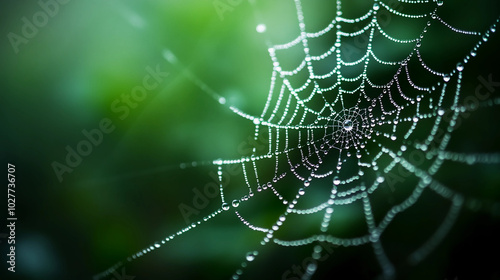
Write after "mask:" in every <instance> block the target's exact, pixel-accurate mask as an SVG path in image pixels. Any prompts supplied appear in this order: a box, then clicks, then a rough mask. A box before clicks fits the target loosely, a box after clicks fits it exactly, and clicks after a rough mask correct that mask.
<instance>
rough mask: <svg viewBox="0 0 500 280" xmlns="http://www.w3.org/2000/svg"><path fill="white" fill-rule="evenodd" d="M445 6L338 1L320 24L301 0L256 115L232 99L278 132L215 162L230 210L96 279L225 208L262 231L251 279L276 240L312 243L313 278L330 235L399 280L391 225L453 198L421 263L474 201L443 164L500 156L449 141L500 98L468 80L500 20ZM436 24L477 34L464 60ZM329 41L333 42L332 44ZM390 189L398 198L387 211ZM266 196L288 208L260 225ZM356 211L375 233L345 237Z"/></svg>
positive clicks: (274, 47)
mask: <svg viewBox="0 0 500 280" xmlns="http://www.w3.org/2000/svg"><path fill="white" fill-rule="evenodd" d="M290 1H293V0H290ZM443 3H444V2H443V1H441V0H437V1H430V0H415V1H412V0H404V1H403V0H400V1H392V2H390V3H387V2H386V1H374V2H373V6H372V7H371V8H370V9H368V10H367V11H366V13H365V14H364V15H361V16H359V17H354V18H353V17H349V16H347V15H346V14H345V13H343V11H344V10H343V5H344V4H345V3H344V1H340V0H337V1H336V3H335V4H334V6H336V7H333V9H332V13H331V22H330V23H328V24H327V25H326V26H324V27H323V28H322V29H319V30H311V29H310V28H309V27H308V20H307V19H308V16H311V15H308V14H307V13H306V12H305V10H304V9H303V4H304V3H302V1H300V0H295V1H294V5H295V8H296V18H297V24H298V35H297V37H296V38H295V39H293V40H291V41H289V42H287V43H282V44H272V43H271V44H269V47H268V51H269V56H270V58H271V60H272V67H273V71H272V76H271V82H270V90H269V95H268V98H267V102H266V104H265V106H264V108H263V110H262V113H261V114H260V115H251V114H247V113H245V112H243V111H242V110H240V109H238V108H235V107H231V110H232V111H233V112H234V113H235V114H237V115H239V116H241V117H243V118H246V119H248V121H249V122H253V124H254V125H255V135H254V137H255V140H256V141H257V140H258V137H259V135H261V134H262V133H264V134H265V135H266V136H267V138H268V146H266V148H265V151H264V152H262V151H258V150H257V149H256V148H253V152H252V154H251V155H250V156H244V157H240V158H234V159H217V160H214V161H213V162H212V163H211V164H212V165H213V167H214V169H215V170H216V171H217V172H218V173H217V174H218V177H219V181H220V190H219V191H220V194H219V197H220V208H219V209H218V210H216V211H215V212H213V213H206V215H205V217H204V218H203V219H201V220H199V221H196V222H194V223H193V224H191V225H189V226H187V227H186V228H183V229H181V230H179V231H178V232H175V233H173V234H171V235H168V236H166V237H165V238H163V239H162V240H160V241H158V242H155V243H154V244H152V245H151V246H149V247H147V248H145V249H143V250H140V251H138V252H136V253H134V254H132V255H131V256H130V257H128V258H127V260H126V261H124V262H120V263H118V264H116V265H114V266H113V267H111V268H109V269H108V270H107V271H105V272H103V273H101V274H99V275H97V276H96V277H95V278H96V279H101V278H106V277H112V275H113V274H112V273H113V271H115V270H117V269H118V268H119V267H121V266H123V265H124V264H125V263H127V262H134V261H139V259H140V258H141V257H142V256H144V255H145V254H147V253H149V252H151V251H153V250H157V249H158V248H161V249H163V250H168V244H169V243H170V242H175V239H178V238H180V237H181V235H183V234H184V233H186V232H188V231H191V230H193V229H194V228H195V227H197V226H199V225H201V224H204V223H206V222H209V220H211V219H212V218H214V217H215V216H218V215H235V216H236V217H237V218H238V220H239V221H241V223H242V224H244V225H245V226H247V227H248V230H249V231H256V234H258V235H259V236H262V239H261V242H260V244H256V246H255V249H254V250H251V251H249V252H244V253H242V255H241V265H240V267H235V268H234V270H235V271H234V273H233V274H228V277H231V275H232V279H239V278H244V277H245V274H246V272H247V271H248V270H252V269H255V267H254V265H255V263H256V262H257V261H258V258H259V256H260V255H261V251H265V250H267V247H270V246H282V247H305V246H309V247H308V248H310V258H311V259H312V260H315V261H311V262H309V264H308V266H307V267H306V269H305V270H304V272H303V274H302V275H301V279H310V278H311V277H314V274H315V272H316V271H317V270H318V269H319V268H320V266H321V265H328V264H320V263H319V261H320V260H321V259H322V258H323V256H324V255H325V249H324V247H323V246H321V244H325V243H327V244H331V245H335V246H341V247H357V246H369V247H370V248H371V249H372V251H373V255H374V258H375V259H376V260H377V262H378V266H379V268H380V272H381V275H382V277H383V278H385V279H392V278H395V277H397V273H398V270H397V267H396V266H395V265H394V259H393V258H391V256H390V255H389V254H388V253H387V250H386V248H385V247H384V242H383V239H384V233H385V231H386V229H387V228H388V227H389V226H390V225H391V222H392V221H393V220H394V219H396V217H398V215H400V214H401V213H403V212H405V211H407V210H408V209H410V208H411V207H412V206H414V205H415V204H416V203H417V202H419V201H420V200H421V199H423V198H422V197H423V196H424V194H426V193H432V194H434V195H436V196H437V197H439V198H440V201H441V202H442V204H443V205H446V207H447V214H446V216H445V217H444V219H443V220H442V221H441V224H440V226H439V227H437V228H435V229H434V231H433V233H432V234H430V235H429V236H428V238H427V239H426V240H424V241H423V242H422V243H421V244H420V246H419V247H418V248H416V249H415V250H414V251H413V252H412V253H411V254H410V255H409V256H407V257H408V258H407V261H408V262H409V263H411V264H417V263H419V262H421V261H422V260H423V259H425V258H426V257H427V256H428V255H429V254H431V253H432V251H433V250H434V249H435V248H436V247H437V246H439V244H440V243H441V242H442V241H443V239H444V238H445V237H446V236H447V234H448V232H449V231H450V229H451V228H452V226H453V225H454V223H455V220H456V219H457V217H458V215H459V214H460V211H461V209H462V208H463V207H464V205H465V204H466V201H467V197H465V196H464V195H463V194H462V193H461V192H459V191H456V190H454V189H453V188H450V187H449V186H446V185H444V184H443V183H441V182H440V180H439V179H438V177H437V176H436V175H437V174H438V171H439V170H440V168H441V167H442V166H443V165H444V164H446V163H447V162H453V163H456V164H463V165H474V164H486V165H495V164H499V163H500V154H497V153H462V152H459V151H454V150H451V149H449V148H448V147H449V143H450V141H451V140H452V138H453V134H454V132H455V131H456V130H457V129H459V127H460V126H461V124H462V120H463V118H464V117H463V116H464V114H470V113H472V112H474V111H476V110H478V109H481V110H483V109H484V110H485V109H487V108H492V107H496V106H498V105H500V96H494V95H491V94H488V95H487V96H486V94H481V95H476V96H474V95H473V94H471V93H469V92H464V90H463V89H462V82H463V79H464V75H467V66H468V63H469V62H470V61H472V60H474V59H476V56H477V55H478V52H479V51H480V49H481V47H482V46H483V45H484V44H487V43H488V42H487V41H488V40H489V39H490V37H492V35H493V33H495V30H496V25H497V23H498V22H499V20H498V19H497V20H496V21H495V22H492V23H489V27H488V28H486V29H485V30H473V31H470V30H462V29H460V28H457V27H455V26H453V25H451V24H449V23H448V22H447V20H446V19H445V18H442V15H441V13H440V10H441V8H442V7H444V6H445V5H446V4H443ZM304 5H305V4H304ZM401 7H403V8H401ZM382 12H384V13H385V14H390V15H392V16H393V17H394V18H398V19H404V20H405V21H407V22H409V24H411V26H412V28H411V31H408V32H406V33H405V34H404V36H402V35H401V36H398V34H399V33H398V32H394V31H392V32H391V31H389V30H386V27H385V26H384V25H383V24H382V22H383V18H382V17H381V16H380V14H381V13H382ZM415 26H417V27H418V28H414V27H415ZM261 27H262V26H261ZM258 30H259V32H260V31H264V30H265V28H260V29H258ZM433 30H442V32H448V33H449V34H451V35H454V36H461V37H460V38H462V37H463V38H466V39H464V40H473V41H474V42H475V43H474V45H472V47H471V48H470V49H468V50H467V51H466V52H463V54H462V55H461V57H460V58H459V59H458V60H456V61H454V62H453V63H448V62H446V63H439V62H438V63H435V62H434V60H439V54H435V53H434V57H433V58H432V59H428V58H427V57H432V54H428V51H427V49H426V48H425V44H426V43H428V41H429V40H428V38H427V37H429V36H433V35H430V33H432V32H433ZM443 30H444V31H443ZM410 35H411V36H410ZM434 36H435V35H434ZM360 39H362V40H360ZM318 41H321V42H325V41H327V42H328V47H327V48H325V47H324V46H325V44H324V43H323V44H319V43H317V42H318ZM429 44H430V43H429ZM353 45H355V46H356V49H357V50H362V51H360V52H355V51H352V49H351V48H350V47H349V46H351V47H352V46H353ZM440 51H443V50H440ZM165 56H166V57H167V59H169V60H170V61H175V57H174V56H173V54H172V53H169V52H168V51H166V52H165ZM390 58H391V59H390ZM431 60H432V61H431ZM415 77H418V78H415ZM200 83H201V81H200ZM464 100H465V102H464ZM221 103H225V102H221ZM225 166H236V167H237V168H241V170H242V173H241V175H240V176H241V179H242V180H241V182H242V184H231V185H229V186H223V184H222V181H223V177H224V172H225V171H224V167H225ZM387 188H390V189H391V191H392V192H393V193H394V194H395V197H396V198H395V199H394V201H392V203H391V204H390V205H389V206H384V207H385V208H384V207H382V209H377V207H378V205H379V204H380V203H379V202H380V197H381V196H383V194H384V193H387ZM235 190H236V191H235ZM259 200H265V201H272V203H275V204H278V205H280V206H278V208H281V212H280V213H277V214H276V215H274V213H270V214H269V215H274V216H273V217H271V218H270V219H272V223H268V224H257V223H254V222H253V220H252V219H251V218H249V217H248V216H247V215H246V214H245V213H246V212H247V211H244V207H245V204H250V203H259ZM253 205H254V206H253V207H255V204H253ZM384 205H385V204H384ZM349 207H351V208H349ZM345 209H356V211H361V213H358V214H361V216H362V217H363V218H362V219H363V221H364V223H365V225H364V226H365V232H364V234H361V235H359V236H355V237H343V236H341V234H336V230H337V229H336V228H337V224H338V223H337V222H336V221H337V219H345V218H342V217H343V216H344V215H345V211H346V210H345ZM349 211H351V210H349ZM337 213H339V214H338V216H337ZM339 217H340V218H339ZM301 219H302V220H308V219H311V220H314V221H317V224H316V225H315V227H314V228H309V224H308V223H303V224H302V222H297V221H300V220H301ZM288 223H289V224H291V225H295V226H296V225H304V229H303V231H302V232H303V234H302V235H301V234H299V233H296V232H295V231H299V230H295V231H293V230H291V229H290V227H291V226H289V225H287V224H288ZM344 226H345V224H344ZM299 227H300V226H299ZM295 229H296V227H295ZM196 230H202V229H196ZM163 247H166V248H163ZM290 279H292V278H290ZM296 279H297V278H296Z"/></svg>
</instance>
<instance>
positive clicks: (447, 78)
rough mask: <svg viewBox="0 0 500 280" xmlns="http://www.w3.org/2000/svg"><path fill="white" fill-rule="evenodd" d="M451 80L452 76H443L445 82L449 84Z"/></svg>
mask: <svg viewBox="0 0 500 280" xmlns="http://www.w3.org/2000/svg"><path fill="white" fill-rule="evenodd" d="M450 79H451V77H450V75H448V74H444V75H443V81H445V82H449V81H450Z"/></svg>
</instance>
